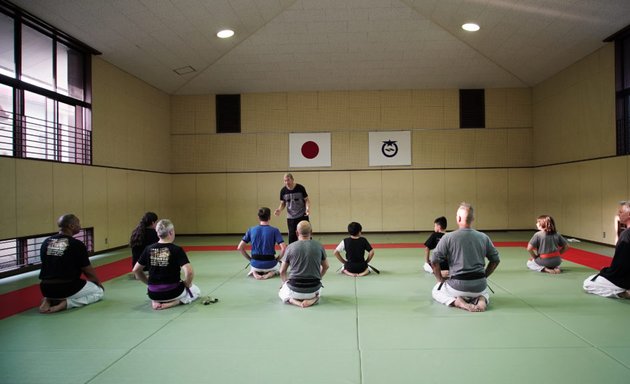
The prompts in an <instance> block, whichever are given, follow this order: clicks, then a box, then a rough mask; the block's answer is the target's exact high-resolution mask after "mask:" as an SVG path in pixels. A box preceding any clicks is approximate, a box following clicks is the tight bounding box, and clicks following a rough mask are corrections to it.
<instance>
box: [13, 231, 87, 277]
mask: <svg viewBox="0 0 630 384" xmlns="http://www.w3.org/2000/svg"><path fill="white" fill-rule="evenodd" d="M52 235H54V233H48V234H45V235H37V236H29V237H19V238H17V239H7V240H0V278H1V277H6V276H11V275H17V274H19V273H23V272H27V271H32V270H35V269H39V268H40V267H41V263H42V261H41V259H40V249H41V247H42V243H43V242H44V240H46V239H47V238H48V237H50V236H52ZM74 238H75V239H78V240H81V241H82V242H83V244H85V246H86V247H87V250H88V253H89V254H93V253H94V228H83V229H82V230H81V232H79V233H77V234H76V235H75V236H74Z"/></svg>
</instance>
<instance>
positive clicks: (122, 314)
mask: <svg viewBox="0 0 630 384" xmlns="http://www.w3.org/2000/svg"><path fill="white" fill-rule="evenodd" d="M384 236H385V235H383V236H381V237H384ZM338 238H339V237H337V239H338ZM368 238H369V237H368ZM393 238H394V237H392V239H393ZM379 239H380V238H379ZM388 239H389V238H388ZM180 240H181V239H180ZM186 240H188V239H186ZM232 240H233V239H231V238H230V241H224V242H223V243H221V242H219V240H218V239H217V238H216V237H213V238H212V239H211V242H212V244H231V241H232ZM333 240H334V239H333V236H330V239H329V237H326V239H325V243H327V244H332V243H334V242H335V241H333ZM370 240H371V241H372V239H371V238H370ZM390 240H391V239H390ZM406 240H407V238H405V240H397V241H406ZM502 240H503V239H502ZM505 240H508V239H505ZM516 240H518V241H522V239H521V238H517V239H516ZM337 241H338V240H337ZM395 241H396V240H395ZM418 241H419V240H418ZM373 242H374V243H376V242H375V241H373ZM193 243H194V244H196V245H203V244H204V242H203V238H195V239H194V241H192V242H191V243H190V244H193ZM179 244H180V245H187V244H189V243H184V242H179ZM205 244H209V243H205ZM499 251H500V253H501V259H502V261H501V264H500V265H499V267H498V269H497V271H496V272H495V274H494V275H492V276H491V278H490V281H489V284H490V287H491V288H492V289H493V290H494V292H495V293H494V294H492V296H491V302H490V306H489V309H488V311H487V312H484V313H468V312H465V311H462V310H459V309H455V308H449V307H445V306H443V305H441V304H438V303H436V302H434V301H433V300H432V299H431V288H432V287H433V286H434V284H435V278H434V277H433V276H432V275H430V274H427V273H425V272H423V271H422V269H421V268H422V257H423V256H422V255H423V254H424V250H423V249H417V248H414V249H407V248H387V249H384V248H377V249H376V256H375V258H374V260H373V263H372V264H373V265H374V266H376V267H377V268H379V269H380V270H381V271H382V273H381V274H380V275H376V274H371V275H369V276H367V277H363V278H352V277H348V276H345V275H341V274H338V273H335V271H336V270H337V269H338V268H339V267H340V264H339V262H338V261H337V260H336V259H335V258H334V256H332V251H331V250H329V251H328V255H329V261H330V264H331V268H330V270H329V273H328V274H327V275H326V276H325V277H324V281H323V283H324V289H323V291H322V299H321V301H320V303H319V304H317V305H316V306H314V307H312V308H306V309H301V308H297V307H293V306H291V305H285V304H282V303H281V302H280V299H279V298H278V296H277V293H278V288H279V287H280V279H279V278H273V279H270V280H267V281H256V280H254V279H251V278H247V277H246V272H247V269H246V264H247V263H246V261H245V260H244V259H243V258H242V256H241V255H240V254H239V253H238V252H237V251H229V252H225V251H221V252H205V251H204V252H189V257H190V259H191V262H192V264H193V267H194V269H195V283H196V284H197V285H198V286H199V287H200V288H201V290H202V292H203V293H204V294H205V295H207V294H209V295H212V296H214V297H217V298H219V302H218V303H216V304H210V305H207V306H204V305H202V304H201V303H200V302H195V303H193V304H191V305H188V306H178V307H175V308H172V309H168V310H164V311H154V310H152V309H151V307H150V302H149V300H148V298H147V296H146V293H145V292H146V287H145V286H143V285H142V284H141V283H139V282H137V281H134V280H130V279H129V277H128V276H126V275H125V276H121V277H119V278H116V279H114V280H111V281H109V282H107V283H106V284H105V288H106V291H105V300H104V301H102V302H99V303H96V304H93V305H90V306H88V307H85V308H82V309H74V310H70V311H65V312H61V313H58V314H52V315H40V314H38V313H37V311H36V310H35V309H33V310H30V311H27V312H24V313H21V314H18V315H15V316H11V317H9V318H6V319H4V320H2V321H1V322H0V342H1V347H0V383H11V384H20V383H116V384H118V383H134V384H136V383H162V382H164V383H167V382H182V383H184V382H185V383H278V382H287V383H326V384H328V383H357V384H358V383H388V384H393V383H441V384H443V383H458V384H459V383H461V382H466V381H472V382H483V383H506V382H507V383H511V384H518V383H532V382H533V383H536V384H542V383H565V382H566V383H572V384H573V383H585V384H586V383H589V384H591V383H593V382H595V381H598V382H602V383H607V384H608V383H613V384H616V383H624V384H625V383H628V382H629V378H630V357H628V356H630V332H627V324H628V315H629V314H630V301H621V300H612V299H604V298H600V297H595V296H592V295H587V294H585V293H583V292H582V281H583V280H584V279H585V278H586V277H587V276H588V275H589V274H592V273H594V271H593V270H591V269H589V268H586V267H583V266H580V265H577V264H573V263H570V262H564V263H563V265H562V268H563V270H564V271H565V272H564V273H562V274H560V275H556V276H552V275H546V274H542V273H536V272H532V271H529V270H528V269H527V268H526V266H525V261H526V259H527V252H526V251H525V250H524V249H523V248H507V247H503V248H499Z"/></svg>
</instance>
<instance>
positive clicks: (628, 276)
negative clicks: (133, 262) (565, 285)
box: [583, 201, 630, 299]
mask: <svg viewBox="0 0 630 384" xmlns="http://www.w3.org/2000/svg"><path fill="white" fill-rule="evenodd" d="M618 214H619V218H618V220H617V221H618V223H621V224H625V226H626V228H627V229H625V230H624V231H623V232H621V235H619V240H617V245H616V246H615V255H614V256H613V259H612V262H611V263H610V267H606V268H603V269H602V270H601V271H599V273H597V274H595V275H591V276H589V277H588V278H586V280H584V284H583V287H584V290H585V291H586V292H587V293H592V294H594V295H599V296H603V297H612V298H616V299H630V201H622V202H620V203H619V212H618Z"/></svg>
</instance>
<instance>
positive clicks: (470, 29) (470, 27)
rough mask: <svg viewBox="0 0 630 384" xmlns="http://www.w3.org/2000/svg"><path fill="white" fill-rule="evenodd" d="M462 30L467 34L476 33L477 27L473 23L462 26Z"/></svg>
mask: <svg viewBox="0 0 630 384" xmlns="http://www.w3.org/2000/svg"><path fill="white" fill-rule="evenodd" d="M462 29H463V30H464V31H468V32H476V31H478V30H479V25H478V24H475V23H466V24H464V25H462Z"/></svg>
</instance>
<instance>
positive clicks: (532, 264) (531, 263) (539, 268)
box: [527, 259, 545, 272]
mask: <svg viewBox="0 0 630 384" xmlns="http://www.w3.org/2000/svg"><path fill="white" fill-rule="evenodd" d="M527 268H529V269H531V270H532V271H536V272H542V270H543V269H545V267H543V266H542V265H538V263H536V262H535V261H534V260H529V259H528V260H527Z"/></svg>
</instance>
